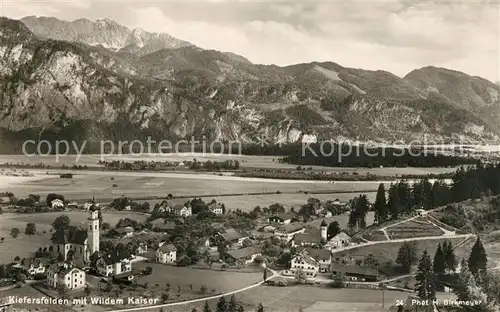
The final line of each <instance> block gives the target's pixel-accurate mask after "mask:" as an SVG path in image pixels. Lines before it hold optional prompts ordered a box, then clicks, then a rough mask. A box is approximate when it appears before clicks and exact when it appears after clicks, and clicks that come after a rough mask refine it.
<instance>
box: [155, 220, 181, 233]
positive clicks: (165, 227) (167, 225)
mask: <svg viewBox="0 0 500 312" xmlns="http://www.w3.org/2000/svg"><path fill="white" fill-rule="evenodd" d="M176 226H177V225H176V224H175V222H172V221H167V222H166V223H163V224H158V225H154V226H153V228H154V229H159V230H165V231H168V230H175V228H176Z"/></svg>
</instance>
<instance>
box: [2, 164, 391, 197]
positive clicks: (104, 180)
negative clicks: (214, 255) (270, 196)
mask: <svg viewBox="0 0 500 312" xmlns="http://www.w3.org/2000/svg"><path fill="white" fill-rule="evenodd" d="M32 172H34V173H36V176H35V178H36V179H37V180H33V179H35V178H33V179H23V178H19V180H18V181H11V182H10V183H9V184H8V185H4V188H3V191H10V192H13V193H14V194H15V195H16V196H18V197H22V196H27V195H28V194H30V193H34V194H39V195H41V196H46V195H47V194H48V193H58V194H61V195H64V196H65V197H66V198H67V199H69V200H83V201H85V200H88V199H90V198H91V197H92V196H95V197H96V198H97V199H99V200H105V199H106V200H109V201H111V200H112V199H113V198H116V197H119V196H121V195H124V196H129V197H147V196H167V194H169V193H170V194H172V195H174V196H189V197H190V196H214V197H217V196H219V195H223V194H248V193H269V192H273V193H275V192H276V193H278V192H282V193H287V192H290V193H299V191H303V192H339V193H344V192H363V193H364V192H374V191H376V190H377V187H378V185H379V183H380V182H377V181H374V182H371V181H370V182H368V181H339V182H335V183H329V181H298V180H274V179H256V178H242V177H235V176H218V175H211V174H181V173H179V174H177V173H158V172H114V171H113V172H111V171H85V172H75V174H74V175H73V178H72V179H62V178H59V175H56V173H57V172H49V174H47V173H46V172H45V171H43V172H42V171H40V170H33V171H32ZM41 177H45V178H43V179H42V178H41ZM384 182H387V183H389V181H384ZM277 195H278V194H277ZM354 196H355V195H353V196H350V197H349V198H352V197H354ZM301 197H302V196H301ZM304 197H306V196H304ZM309 197H310V196H309ZM344 197H345V196H344ZM330 198H337V197H336V194H331V197H330ZM299 200H300V199H299ZM261 202H262V200H261Z"/></svg>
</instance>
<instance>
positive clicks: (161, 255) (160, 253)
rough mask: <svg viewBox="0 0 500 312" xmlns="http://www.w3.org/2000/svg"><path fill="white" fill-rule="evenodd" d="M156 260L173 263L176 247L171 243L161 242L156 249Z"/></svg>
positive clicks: (175, 257) (175, 256) (175, 259)
mask: <svg viewBox="0 0 500 312" xmlns="http://www.w3.org/2000/svg"><path fill="white" fill-rule="evenodd" d="M156 261H158V262H160V263H175V262H176V261H177V248H176V247H175V246H174V245H173V244H163V245H161V246H160V247H159V248H158V249H157V250H156Z"/></svg>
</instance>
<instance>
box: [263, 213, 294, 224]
mask: <svg viewBox="0 0 500 312" xmlns="http://www.w3.org/2000/svg"><path fill="white" fill-rule="evenodd" d="M296 217H297V216H296V214H294V213H291V212H288V213H280V214H276V215H273V216H270V217H269V218H268V221H269V223H277V224H282V225H286V224H290V223H291V222H292V220H293V219H294V218H296Z"/></svg>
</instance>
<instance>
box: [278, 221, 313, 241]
mask: <svg viewBox="0 0 500 312" xmlns="http://www.w3.org/2000/svg"><path fill="white" fill-rule="evenodd" d="M305 230H306V229H305V227H304V225H303V224H302V223H299V222H296V223H290V224H287V225H284V226H281V227H279V228H276V230H275V231H274V236H276V238H278V239H280V240H283V241H286V242H289V241H291V240H292V238H293V237H294V235H296V234H299V233H304V231H305Z"/></svg>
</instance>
